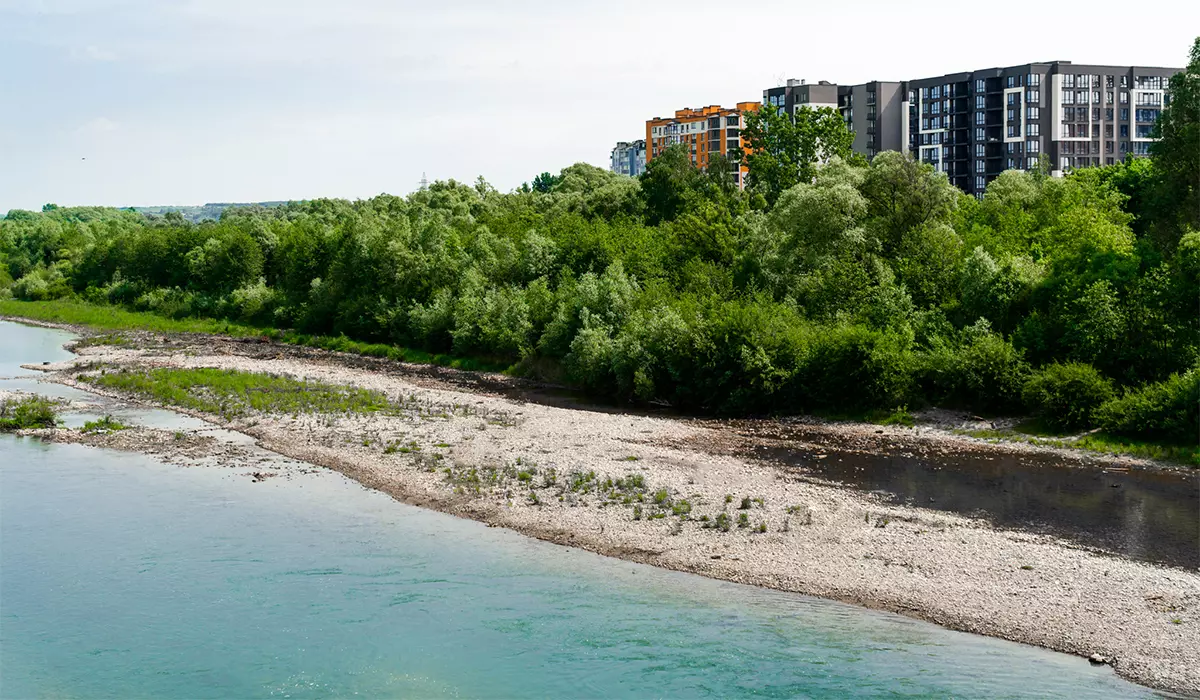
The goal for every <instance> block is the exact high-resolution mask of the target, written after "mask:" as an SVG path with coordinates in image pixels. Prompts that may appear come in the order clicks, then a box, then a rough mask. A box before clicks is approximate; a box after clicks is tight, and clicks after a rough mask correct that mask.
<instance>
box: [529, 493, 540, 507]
mask: <svg viewBox="0 0 1200 700" xmlns="http://www.w3.org/2000/svg"><path fill="white" fill-rule="evenodd" d="M525 499H526V502H527V503H529V505H531V506H540V505H542V501H541V500H540V499H539V498H538V495H537V491H530V492H529V495H527V496H526V497H525Z"/></svg>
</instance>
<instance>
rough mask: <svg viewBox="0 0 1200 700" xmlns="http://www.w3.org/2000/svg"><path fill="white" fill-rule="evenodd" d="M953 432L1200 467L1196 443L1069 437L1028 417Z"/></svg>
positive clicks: (1105, 436) (1097, 435)
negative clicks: (1005, 424)
mask: <svg viewBox="0 0 1200 700" xmlns="http://www.w3.org/2000/svg"><path fill="white" fill-rule="evenodd" d="M957 432H959V433H960V434H962V435H969V436H971V437H976V438H981V439H984V440H1007V441H1015V442H1027V443H1029V444H1031V445H1041V446H1045V447H1067V448H1074V449H1080V450H1087V451H1089V452H1099V453H1101V454H1111V455H1129V456H1132V457H1143V458H1146V459H1155V460H1159V461H1163V462H1175V463H1178V464H1187V465H1190V466H1193V467H1200V446H1197V445H1174V444H1170V443H1165V442H1152V441H1147V440H1131V439H1129V438H1126V437H1120V436H1117V435H1110V434H1108V433H1105V432H1096V433H1088V434H1086V435H1082V436H1079V437H1072V436H1070V435H1064V434H1063V433H1061V432H1056V431H1054V430H1053V429H1051V428H1049V427H1047V426H1046V425H1044V424H1042V423H1040V422H1038V421H1032V420H1030V421H1025V422H1023V423H1019V424H1017V425H1016V426H1014V427H1013V428H1011V429H1006V430H960V431H957Z"/></svg>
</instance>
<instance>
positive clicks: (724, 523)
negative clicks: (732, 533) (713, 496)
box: [713, 512, 730, 532]
mask: <svg viewBox="0 0 1200 700" xmlns="http://www.w3.org/2000/svg"><path fill="white" fill-rule="evenodd" d="M713 525H715V526H716V528H717V529H718V530H720V531H721V532H729V526H730V517H729V513H725V512H721V513H718V514H717V519H716V520H714V521H713Z"/></svg>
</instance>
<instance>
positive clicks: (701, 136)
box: [646, 102, 762, 187]
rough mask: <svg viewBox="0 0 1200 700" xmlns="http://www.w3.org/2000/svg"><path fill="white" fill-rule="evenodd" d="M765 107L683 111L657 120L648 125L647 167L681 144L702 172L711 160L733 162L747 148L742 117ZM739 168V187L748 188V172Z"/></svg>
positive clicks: (749, 104)
mask: <svg viewBox="0 0 1200 700" xmlns="http://www.w3.org/2000/svg"><path fill="white" fill-rule="evenodd" d="M761 106H762V104H761V103H759V102H739V103H738V104H737V107H736V108H734V109H726V108H724V107H720V106H718V105H710V106H708V107H701V108H700V109H680V110H677V111H676V112H675V116H674V117H668V118H662V117H655V118H654V119H651V120H649V121H647V122H646V163H647V164H649V163H650V161H652V160H654V158H655V157H656V156H658V155H660V154H662V152H663V151H665V150H666V149H667V147H668V146H673V145H675V144H677V143H680V144H684V145H685V146H687V147H688V149H689V152H690V153H691V156H692V163H693V164H695V165H696V167H698V168H707V167H708V161H709V158H711V157H712V156H714V155H722V156H725V157H726V158H728V159H729V160H730V161H733V160H735V153H736V151H737V149H739V148H745V143H744V142H743V141H742V135H741V134H742V113H743V112H748V111H752V110H756V109H758V108H759V107H761ZM735 165H736V169H735V171H734V175H733V177H734V180H735V181H736V182H737V185H738V187H745V185H746V172H747V168H746V166H745V165H744V164H741V163H736V164H735Z"/></svg>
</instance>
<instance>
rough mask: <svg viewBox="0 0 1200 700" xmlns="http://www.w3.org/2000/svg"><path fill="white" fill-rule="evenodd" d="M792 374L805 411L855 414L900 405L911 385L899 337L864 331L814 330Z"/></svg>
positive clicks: (844, 327)
mask: <svg viewBox="0 0 1200 700" xmlns="http://www.w3.org/2000/svg"><path fill="white" fill-rule="evenodd" d="M804 364H805V366H804V367H803V369H802V370H801V371H799V372H797V373H796V379H797V380H798V382H799V386H798V387H797V389H796V393H797V394H799V396H800V397H802V398H801V400H802V402H803V404H804V405H805V406H815V407H821V408H826V409H832V410H835V411H843V410H848V411H858V410H863V409H870V408H881V407H884V406H896V405H897V404H900V403H903V402H904V398H905V396H906V395H907V393H908V391H909V388H910V385H911V380H912V377H911V370H910V364H911V357H910V354H909V352H908V347H907V342H906V340H905V339H904V338H902V337H900V336H898V335H896V334H893V333H883V332H879V331H874V330H871V329H869V328H866V327H864V326H849V325H838V326H831V327H826V328H823V329H820V330H819V331H818V332H817V334H816V337H815V338H814V339H813V343H812V346H811V348H810V350H809V353H808V356H807V357H806V358H805V360H804Z"/></svg>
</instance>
